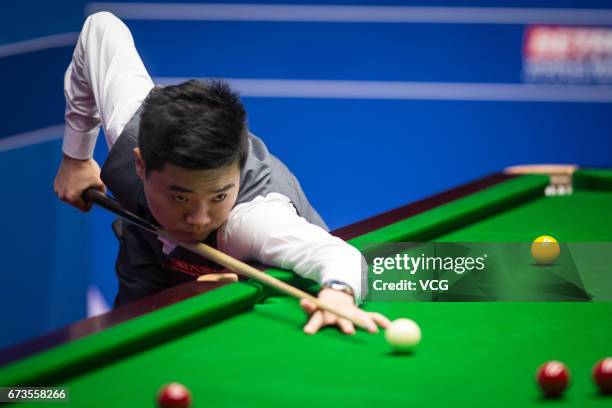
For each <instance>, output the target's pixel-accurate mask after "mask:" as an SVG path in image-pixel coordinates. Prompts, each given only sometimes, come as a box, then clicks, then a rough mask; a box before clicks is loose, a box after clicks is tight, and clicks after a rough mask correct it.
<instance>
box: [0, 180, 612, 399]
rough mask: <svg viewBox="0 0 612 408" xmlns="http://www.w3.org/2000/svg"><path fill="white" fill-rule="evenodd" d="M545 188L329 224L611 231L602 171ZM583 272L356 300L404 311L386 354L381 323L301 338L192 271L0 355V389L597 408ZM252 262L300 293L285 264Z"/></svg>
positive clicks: (526, 183) (287, 308) (276, 314)
mask: <svg viewBox="0 0 612 408" xmlns="http://www.w3.org/2000/svg"><path fill="white" fill-rule="evenodd" d="M547 184H548V177H546V176H542V175H520V176H516V175H508V174H502V173H499V174H493V175H491V176H487V177H485V178H482V179H479V180H476V181H474V182H472V183H469V184H466V185H463V186H460V187H457V188H455V189H452V190H449V191H446V192H443V193H440V194H438V195H435V196H433V197H430V198H427V199H424V200H421V201H418V202H416V203H413V204H409V205H406V206H404V207H401V208H398V209H395V210H392V211H389V212H386V213H384V214H381V215H379V216H375V217H372V218H370V219H367V220H364V221H362V222H358V223H356V224H353V225H350V226H347V227H344V228H341V229H338V230H336V231H334V234H335V235H337V236H340V237H342V238H344V239H347V240H348V241H349V242H350V243H351V244H353V245H355V246H356V247H357V248H360V246H361V245H364V243H365V242H372V241H378V242H402V241H405V242H423V241H436V242H525V243H530V242H531V241H532V240H533V239H534V238H535V237H536V236H538V235H542V234H550V235H552V236H554V237H556V238H557V239H559V240H560V241H561V242H608V243H609V242H612V171H611V170H606V169H579V170H578V171H577V172H576V173H575V174H574V177H573V188H574V193H573V194H571V195H566V196H553V197H547V196H544V194H543V191H544V188H545V187H546V186H547ZM608 248H609V247H608ZM583 270H584V273H585V276H584V277H583V278H584V282H585V285H586V289H587V290H588V291H589V293H591V294H592V299H590V300H591V301H581V302H367V301H366V302H365V303H364V305H363V307H364V309H366V310H369V311H378V312H381V313H383V314H385V315H387V316H388V317H389V318H391V319H395V318H398V317H409V318H411V319H413V320H415V321H416V322H418V324H419V325H420V327H421V329H422V332H423V340H422V342H421V344H420V345H419V346H418V347H417V348H416V350H415V351H414V352H413V353H411V354H408V355H397V354H394V353H393V352H392V351H391V349H390V348H389V346H388V345H387V344H386V343H385V340H384V336H383V333H378V334H373V335H372V334H367V333H364V332H361V331H359V332H357V333H356V335H354V336H345V335H342V334H341V333H340V332H339V331H337V330H335V329H325V330H323V331H322V332H321V333H319V334H317V335H314V336H307V335H305V334H303V333H302V326H303V324H304V322H305V316H304V314H303V312H302V311H301V309H300V308H299V305H298V303H297V302H296V301H295V300H293V299H289V298H287V297H284V296H280V295H279V294H278V293H274V292H273V291H271V290H269V289H267V288H265V287H261V285H259V284H258V283H255V282H250V281H241V282H237V283H231V284H219V283H203V282H195V281H194V282H189V283H187V284H184V285H181V286H178V287H175V288H171V289H169V290H167V291H164V292H161V293H159V294H156V295H154V296H151V297H149V298H147V299H142V300H139V301H136V302H133V303H132V304H129V305H126V306H123V307H120V308H118V309H116V310H113V311H111V312H109V313H107V314H105V315H101V316H98V317H95V318H91V319H87V320H83V321H81V322H77V323H75V324H73V325H71V326H69V327H66V328H64V329H62V330H59V331H57V332H55V333H51V334H49V335H46V336H43V337H41V338H39V339H35V340H32V341H30V342H28V343H25V344H23V345H19V346H16V347H13V348H11V349H8V350H5V351H3V352H2V353H0V364H1V365H2V366H1V367H0V386H20V385H21V386H26V385H30V386H61V387H67V388H68V390H69V396H70V403H69V406H78V407H105V408H106V407H109V406H112V407H121V406H126V407H153V406H155V396H156V393H157V390H158V389H159V387H160V386H161V385H163V384H165V383H168V382H173V381H177V382H181V383H183V384H185V385H186V386H187V387H188V388H189V389H190V390H191V392H192V394H193V398H194V404H193V406H194V407H248V406H272V407H274V406H283V407H284V406H292V407H302V406H303V407H315V406H320V405H324V406H328V405H329V406H350V407H375V406H390V407H394V406H397V407H408V406H436V407H437V406H440V407H442V406H471V407H474V406H482V407H492V406H509V407H515V406H521V407H524V406H533V407H537V406H557V405H558V406H574V407H591V406H592V407H604V406H608V407H610V406H612V397H611V396H604V395H600V394H599V393H598V392H597V390H596V388H595V386H594V385H593V383H592V381H591V378H590V375H591V369H592V367H593V365H594V364H595V362H596V361H598V360H599V359H601V358H603V357H606V356H611V355H612V303H610V302H606V301H598V300H602V299H603V300H605V299H610V293H612V286H610V285H609V283H606V282H610V280H611V279H609V276H610V274H612V265H609V264H608V265H598V264H596V265H586V266H584V267H583V268H581V270H580V272H581V273H582V272H583ZM267 272H268V273H271V274H273V275H275V276H276V277H278V278H280V279H282V280H285V281H287V282H290V283H292V284H295V285H297V286H300V287H302V288H304V289H307V290H313V291H314V290H316V285H313V283H312V282H309V281H306V280H304V279H301V278H299V277H296V276H295V275H293V274H292V273H289V272H287V271H282V270H276V269H267ZM606 274H607V275H606ZM606 278H607V279H606ZM606 285H608V286H606ZM553 359H555V360H561V361H563V362H565V363H566V364H567V366H568V367H569V369H570V371H571V375H572V378H571V384H570V387H569V389H568V390H567V391H566V393H565V395H564V396H563V397H562V398H561V399H560V400H558V401H550V400H546V399H544V398H543V397H542V396H541V394H540V392H539V390H538V389H537V388H536V386H535V381H534V376H535V371H536V369H537V368H538V366H539V365H540V364H542V363H543V362H545V361H547V360H553ZM31 404H32V406H41V405H40V403H36V402H34V403H31ZM25 405H28V403H25ZM61 405H62V404H59V406H61Z"/></svg>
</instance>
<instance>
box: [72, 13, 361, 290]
mask: <svg viewBox="0 0 612 408" xmlns="http://www.w3.org/2000/svg"><path fill="white" fill-rule="evenodd" d="M153 86H154V85H153V81H152V80H151V77H150V76H149V74H148V73H147V70H146V68H145V67H144V64H143V63H142V60H141V59H140V56H139V55H138V52H137V51H136V47H135V46H134V40H133V38H132V34H131V33H130V31H129V29H128V28H127V27H126V25H125V24H124V23H123V22H122V21H121V20H119V19H118V18H117V17H115V16H114V15H113V14H111V13H108V12H101V13H96V14H94V15H92V16H90V17H89V18H87V20H86V21H85V24H84V26H83V30H82V31H81V34H80V36H79V39H78V42H77V45H76V47H75V50H74V54H73V56H72V61H71V63H70V65H69V66H68V69H67V71H66V75H65V76H64V94H65V97H66V115H65V122H66V127H65V133H64V140H63V146H62V150H63V152H64V153H65V154H66V155H68V156H70V157H73V158H76V159H89V158H92V157H93V151H94V146H95V143H96V139H97V137H98V133H99V128H100V125H102V126H103V128H104V134H105V135H106V143H107V144H108V148H109V149H110V148H111V147H112V146H113V144H114V143H115V141H116V140H117V138H118V137H119V135H121V132H122V131H123V129H124V128H125V126H126V124H127V123H128V121H129V120H130V119H131V118H132V116H133V115H134V113H135V112H136V111H137V110H138V108H139V107H140V105H141V104H142V102H143V101H144V99H145V97H146V96H147V95H148V93H149V91H150V90H151V89H152V88H153ZM217 241H218V246H219V249H220V250H222V251H223V252H225V253H227V254H229V255H231V256H233V257H235V258H238V259H241V260H244V261H248V260H257V261H259V262H261V263H263V264H266V265H271V266H275V267H279V268H284V269H290V270H293V271H295V272H296V273H298V274H299V275H301V276H303V277H306V278H310V279H313V280H315V281H317V282H319V283H324V282H326V281H330V280H338V281H342V282H345V283H347V284H348V285H350V286H351V288H353V290H354V291H355V299H356V300H357V301H359V300H360V299H361V295H362V290H361V289H362V288H361V262H362V258H361V254H360V253H359V251H358V250H357V249H355V248H354V247H352V246H350V245H349V244H347V243H346V242H344V241H343V240H341V239H340V238H337V237H334V236H332V235H331V234H329V233H328V232H327V231H325V230H324V229H322V228H320V227H319V226H316V225H313V224H310V223H309V222H308V221H306V220H305V219H304V218H302V217H300V216H299V215H298V214H297V212H296V210H295V208H294V207H293V205H292V204H291V202H290V200H289V199H288V198H287V197H285V196H284V195H282V194H278V193H270V194H268V195H267V196H266V197H263V196H259V197H257V198H255V199H254V200H253V201H251V202H248V203H243V204H239V205H237V206H236V207H234V208H233V209H232V211H231V212H230V214H229V217H228V220H227V222H226V223H225V224H224V225H223V226H222V227H221V228H219V230H218V231H217ZM162 242H163V241H162ZM171 249H172V244H171V243H168V242H167V241H166V242H164V252H166V253H168V251H169V250H171Z"/></svg>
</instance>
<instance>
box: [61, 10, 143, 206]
mask: <svg viewBox="0 0 612 408" xmlns="http://www.w3.org/2000/svg"><path fill="white" fill-rule="evenodd" d="M152 87H153V82H152V81H151V78H150V77H149V74H148V73H147V71H146V69H145V67H144V64H143V63H142V61H141V59H140V56H139V55H138V52H137V51H136V48H135V46H134V40H133V38H132V34H131V33H130V31H129V29H128V28H127V27H126V26H125V24H123V22H121V20H119V19H118V18H117V17H115V16H114V15H112V14H111V13H107V12H102V13H96V14H93V15H91V16H89V17H88V18H87V20H86V21H85V24H84V25H83V29H82V31H81V34H80V35H79V39H78V41H77V44H76V47H75V50H74V53H73V55H72V61H71V62H70V65H69V66H68V69H67V70H66V74H65V76H64V95H65V98H66V113H65V124H66V126H65V130H64V140H63V146H62V150H63V152H64V158H63V160H62V163H61V164H60V168H59V169H58V173H57V176H56V179H55V183H54V188H55V192H56V194H57V195H58V196H59V197H60V199H62V200H63V201H66V202H68V203H70V204H71V205H74V206H75V207H77V208H80V209H81V210H87V209H89V207H88V206H87V205H86V204H85V203H84V202H83V201H82V199H81V194H82V193H83V191H84V190H85V189H87V188H88V187H96V188H99V189H102V190H103V189H104V187H103V184H102V180H100V167H99V166H98V164H97V163H96V162H95V161H94V160H93V158H92V157H93V150H94V146H95V143H96V139H97V137H98V132H99V128H100V125H101V124H102V125H103V126H104V134H105V136H106V141H107V144H108V147H109V148H110V147H112V145H113V144H114V142H115V141H116V140H117V138H118V137H119V135H120V134H121V132H122V131H123V128H124V127H125V125H126V124H127V122H128V121H129V120H130V118H131V117H132V116H133V115H134V112H136V110H137V109H138V107H139V106H140V105H141V104H142V101H143V100H144V98H145V97H146V95H147V94H148V93H149V91H150V90H151V88H152Z"/></svg>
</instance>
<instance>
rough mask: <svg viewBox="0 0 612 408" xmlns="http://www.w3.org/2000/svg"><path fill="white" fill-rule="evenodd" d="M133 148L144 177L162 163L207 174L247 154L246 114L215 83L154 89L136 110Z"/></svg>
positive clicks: (236, 99) (226, 87)
mask: <svg viewBox="0 0 612 408" xmlns="http://www.w3.org/2000/svg"><path fill="white" fill-rule="evenodd" d="M138 145H139V147H140V152H141V154H142V158H143V160H144V164H145V167H146V172H147V175H148V174H149V173H150V172H151V171H152V170H163V168H164V165H165V164H166V163H171V164H174V165H175V166H178V167H182V168H186V169H190V170H213V169H219V168H223V167H226V166H229V165H231V164H233V163H236V162H238V164H239V166H240V168H242V167H243V166H244V163H245V161H246V157H247V154H248V131H247V125H246V112H245V110H244V106H243V105H242V103H241V102H240V98H239V96H238V94H236V93H234V92H232V90H231V89H230V87H229V85H228V84H227V83H226V82H224V81H220V80H206V81H199V80H190V81H187V82H183V83H181V84H179V85H172V86H166V87H155V88H153V90H151V92H150V93H149V95H148V96H147V98H146V99H145V101H144V103H143V106H142V113H141V117H140V131H139V136H138Z"/></svg>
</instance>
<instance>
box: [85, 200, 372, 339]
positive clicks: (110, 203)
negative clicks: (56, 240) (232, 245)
mask: <svg viewBox="0 0 612 408" xmlns="http://www.w3.org/2000/svg"><path fill="white" fill-rule="evenodd" d="M83 198H84V199H85V201H87V202H91V203H95V204H97V205H99V206H100V207H102V208H105V209H106V210H108V211H110V212H112V213H114V214H115V215H118V216H119V217H121V218H123V219H124V220H126V221H128V222H130V223H132V224H134V225H136V226H138V227H140V228H142V229H144V230H147V231H149V232H152V233H154V234H156V235H160V236H162V237H164V238H166V239H169V240H171V241H172V242H175V243H176V244H178V245H180V246H182V247H183V248H185V249H187V250H189V251H191V252H193V253H195V254H197V255H200V256H202V257H204V258H206V259H209V260H211V261H213V262H216V263H218V264H219V265H222V266H224V267H226V268H227V269H229V270H231V271H234V272H236V273H239V274H241V275H243V276H246V277H248V278H252V279H255V280H256V281H258V282H261V283H263V284H264V285H266V286H269V287H272V288H274V289H276V290H278V291H279V292H282V293H285V294H287V295H289V296H292V297H294V298H296V299H306V300H308V301H310V302H312V303H313V304H315V305H316V307H317V308H318V309H321V310H325V311H327V312H330V313H333V314H335V315H336V316H338V317H341V318H343V319H346V320H349V321H351V322H352V323H353V324H355V325H356V326H358V327H361V328H362V329H365V330H368V325H366V323H365V322H363V321H362V320H361V319H360V318H359V316H356V315H355V314H351V315H349V314H346V313H344V312H343V311H340V310H338V309H337V308H336V307H335V306H334V305H329V304H327V303H325V302H321V300H319V299H318V298H316V297H315V296H312V295H311V294H309V293H306V292H304V291H303V290H301V289H298V288H296V287H294V286H291V285H289V284H288V283H285V282H283V281H281V280H279V279H277V278H275V277H273V276H270V275H268V274H266V273H264V272H262V271H260V270H259V269H257V268H254V267H252V266H251V265H249V264H247V263H244V262H242V261H240V260H238V259H236V258H234V257H232V256H229V255H227V254H226V253H224V252H221V251H219V250H218V249H216V248H213V247H211V246H210V245H207V244H204V243H201V242H199V243H197V244H192V243H186V242H177V241H176V240H175V239H174V238H172V237H171V236H170V234H168V232H166V231H165V230H164V229H162V228H160V227H157V226H155V225H152V224H150V223H149V222H147V221H145V220H143V219H142V218H140V217H139V216H137V215H136V214H134V213H132V212H130V211H128V210H126V209H125V208H123V207H122V206H121V204H119V202H117V201H116V200H115V199H114V198H112V197H110V196H108V195H106V194H105V193H103V192H102V191H100V190H97V189H95V188H88V189H87V190H85V192H84V193H83Z"/></svg>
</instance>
